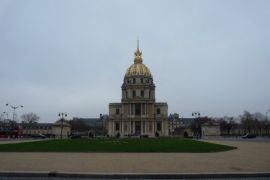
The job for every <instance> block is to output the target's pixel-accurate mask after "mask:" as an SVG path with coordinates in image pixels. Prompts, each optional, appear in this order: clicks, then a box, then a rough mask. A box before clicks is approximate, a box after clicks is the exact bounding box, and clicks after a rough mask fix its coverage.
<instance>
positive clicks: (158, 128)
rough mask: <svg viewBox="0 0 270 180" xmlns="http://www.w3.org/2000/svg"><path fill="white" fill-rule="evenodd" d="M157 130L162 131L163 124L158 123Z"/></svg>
mask: <svg viewBox="0 0 270 180" xmlns="http://www.w3.org/2000/svg"><path fill="white" fill-rule="evenodd" d="M157 130H158V131H161V122H157Z"/></svg>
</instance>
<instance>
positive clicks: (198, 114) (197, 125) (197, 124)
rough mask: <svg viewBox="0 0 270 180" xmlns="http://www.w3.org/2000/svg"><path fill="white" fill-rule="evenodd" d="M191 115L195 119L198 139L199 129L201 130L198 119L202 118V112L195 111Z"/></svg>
mask: <svg viewBox="0 0 270 180" xmlns="http://www.w3.org/2000/svg"><path fill="white" fill-rule="evenodd" d="M191 115H192V117H194V119H195V126H196V134H197V139H198V138H199V131H200V127H199V122H198V119H199V118H200V116H201V113H200V112H199V111H194V112H192V114H191Z"/></svg>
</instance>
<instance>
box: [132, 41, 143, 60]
mask: <svg viewBox="0 0 270 180" xmlns="http://www.w3.org/2000/svg"><path fill="white" fill-rule="evenodd" d="M134 54H135V58H134V63H135V64H141V63H142V52H141V51H140V44H139V38H137V51H136V52H135V53H134Z"/></svg>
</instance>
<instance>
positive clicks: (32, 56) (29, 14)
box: [0, 0, 270, 122]
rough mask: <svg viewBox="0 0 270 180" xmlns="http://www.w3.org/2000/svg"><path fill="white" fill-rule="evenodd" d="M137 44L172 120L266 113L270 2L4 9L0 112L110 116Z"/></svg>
mask: <svg viewBox="0 0 270 180" xmlns="http://www.w3.org/2000/svg"><path fill="white" fill-rule="evenodd" d="M137 37H139V39H140V47H141V50H142V52H143V58H144V64H146V65H147V66H148V67H149V68H150V70H151V72H152V74H153V77H154V82H155V84H156V100H157V101H161V102H167V103H168V106H169V113H173V112H177V113H180V114H181V115H180V116H184V117H190V116H191V112H192V111H200V112H201V114H202V115H207V116H211V117H220V116H224V115H228V116H238V115H239V114H242V112H243V111H244V110H248V111H251V112H262V113H265V111H266V110H267V109H270V80H269V77H270V71H269V68H270V1H269V0H223V1H222V0H212V1H211V0H197V1H193V0H186V1H180V0H170V1H167V0H147V1H145V0H141V1H140V0H136V1H135V0H134V1H132V0H131V1H126V0H114V1H111V0H107V1H105V0H96V1H90V0H85V1H83V0H80V1H75V0H74V1H68V0H57V1H55V0H46V1H45V0H39V1H36V0H24V1H20V0H17V1H13V0H0V62H1V64H0V111H8V112H9V113H10V114H11V113H12V111H11V108H7V107H6V106H5V103H6V102H8V103H11V104H13V105H19V104H22V105H24V108H23V109H18V110H17V113H18V116H20V115H21V114H22V113H27V112H35V113H37V114H38V115H39V116H40V117H41V119H40V121H41V122H54V121H55V120H56V119H57V114H58V112H67V113H68V115H69V117H70V118H72V117H98V116H99V113H108V104H109V103H110V102H120V100H121V84H122V80H123V77H124V74H125V72H126V69H127V68H128V67H129V66H130V65H131V64H132V63H133V55H134V54H133V53H134V51H135V49H136V40H137Z"/></svg>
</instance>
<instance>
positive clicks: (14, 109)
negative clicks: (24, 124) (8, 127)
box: [6, 103, 23, 121]
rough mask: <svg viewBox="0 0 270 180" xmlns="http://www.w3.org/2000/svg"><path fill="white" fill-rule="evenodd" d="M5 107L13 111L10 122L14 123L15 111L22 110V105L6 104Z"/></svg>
mask: <svg viewBox="0 0 270 180" xmlns="http://www.w3.org/2000/svg"><path fill="white" fill-rule="evenodd" d="M6 106H10V107H11V108H12V109H13V115H12V120H13V121H15V111H16V109H18V108H23V105H11V104H8V103H7V104H6Z"/></svg>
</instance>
